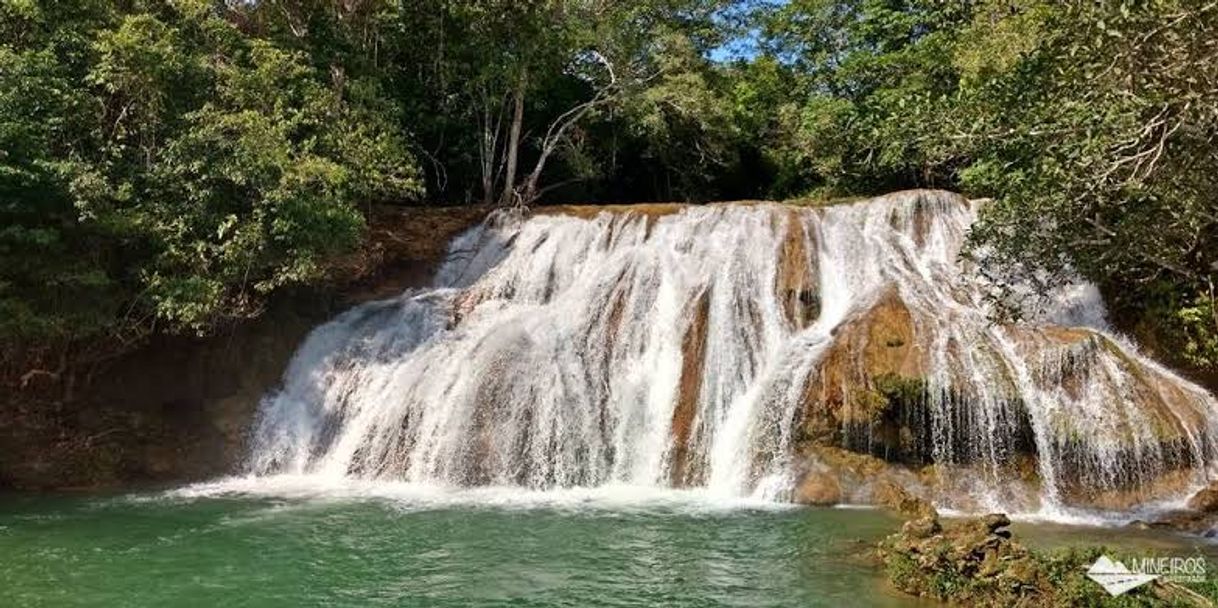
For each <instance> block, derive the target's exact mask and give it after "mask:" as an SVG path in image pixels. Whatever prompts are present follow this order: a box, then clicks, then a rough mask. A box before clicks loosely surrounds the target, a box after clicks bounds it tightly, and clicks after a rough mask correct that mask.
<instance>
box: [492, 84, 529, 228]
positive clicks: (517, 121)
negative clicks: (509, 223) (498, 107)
mask: <svg viewBox="0 0 1218 608" xmlns="http://www.w3.org/2000/svg"><path fill="white" fill-rule="evenodd" d="M527 78H528V73H527V72H524V71H522V72H521V73H520V80H519V81H518V82H517V83H516V92H515V94H514V95H513V107H512V129H511V132H510V133H509V135H508V143H507V174H506V176H505V177H504V180H503V196H502V197H501V198H500V200H499V204H501V205H504V206H506V205H510V204H511V203H512V202H513V199H514V198H515V195H516V164H517V162H518V161H519V152H520V132H521V130H522V129H523V128H524V86H525V83H526V82H527Z"/></svg>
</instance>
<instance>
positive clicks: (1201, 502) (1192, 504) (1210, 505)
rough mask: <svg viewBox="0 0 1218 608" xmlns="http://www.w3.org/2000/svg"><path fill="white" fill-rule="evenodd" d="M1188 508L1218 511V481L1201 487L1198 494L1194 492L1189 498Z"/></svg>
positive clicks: (1210, 511) (1204, 511)
mask: <svg viewBox="0 0 1218 608" xmlns="http://www.w3.org/2000/svg"><path fill="white" fill-rule="evenodd" d="M1187 506H1188V508H1190V509H1192V510H1194V511H1201V512H1202V513H1215V512H1218V481H1215V482H1212V483H1210V485H1208V486H1206V487H1204V488H1201V490H1199V491H1198V492H1197V493H1196V494H1193V496H1192V497H1191V498H1189V499H1188V503H1187Z"/></svg>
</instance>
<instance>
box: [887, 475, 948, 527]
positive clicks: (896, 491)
mask: <svg viewBox="0 0 1218 608" xmlns="http://www.w3.org/2000/svg"><path fill="white" fill-rule="evenodd" d="M871 498H872V501H873V502H874V503H875V504H876V505H879V506H881V507H884V508H887V509H889V510H891V511H893V512H895V513H897V514H898V515H902V516H904V517H906V518H908V519H922V518H926V517H930V518H938V516H939V514H938V512H936V511H935V508H934V507H933V506H931V504H930V503H929V502H926V501H925V500H923V499H921V498H919V497H917V496H914V495H913V494H910V493H909V491H908V490H906V489H905V488H902V487H901V486H899V485H897V484H895V483H893V482H891V481H889V480H887V479H881V480H880V481H878V482H876V484H875V487H874V488H873V489H872V492H871Z"/></svg>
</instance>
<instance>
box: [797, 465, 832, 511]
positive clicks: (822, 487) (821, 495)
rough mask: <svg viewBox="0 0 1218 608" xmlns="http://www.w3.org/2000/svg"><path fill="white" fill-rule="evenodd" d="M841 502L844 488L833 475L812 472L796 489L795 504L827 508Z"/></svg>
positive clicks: (805, 476)
mask: <svg viewBox="0 0 1218 608" xmlns="http://www.w3.org/2000/svg"><path fill="white" fill-rule="evenodd" d="M841 501H842V487H841V484H839V483H838V481H837V477H835V476H833V474H832V473H826V472H821V471H813V472H810V473H808V474H807V475H804V478H803V480H801V481H800V482H799V485H798V486H797V487H796V488H795V502H797V503H800V504H804V505H816V506H823V507H827V506H832V505H835V504H837V503H839V502H841Z"/></svg>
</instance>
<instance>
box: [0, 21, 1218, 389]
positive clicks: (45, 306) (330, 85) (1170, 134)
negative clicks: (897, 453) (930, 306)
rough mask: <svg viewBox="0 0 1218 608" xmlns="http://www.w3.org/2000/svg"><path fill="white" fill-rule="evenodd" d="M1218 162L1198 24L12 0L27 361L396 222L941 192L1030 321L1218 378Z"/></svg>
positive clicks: (1203, 35)
mask: <svg viewBox="0 0 1218 608" xmlns="http://www.w3.org/2000/svg"><path fill="white" fill-rule="evenodd" d="M1215 137H1218V3H1205V2H1202V1H1200V0H1161V1H1150V2H1142V1H1134V0H1124V1H1110V2H1109V1H1105V2H1095V1H1082V0H1080V1H1076V2H1057V1H1050V0H973V1H960V2H940V1H934V0H844V1H830V0H790V1H785V2H780V1H774V0H770V1H760V0H757V1H753V2H739V1H738V2H728V1H724V0H639V1H637V2H617V1H613V0H0V343H2V344H3V345H4V346H3V352H2V356H0V359H5V360H7V361H9V362H10V363H11V362H12V361H18V360H23V359H24V360H31V359H37V358H40V357H46V356H49V355H48V353H52V352H68V351H70V350H71V349H72V348H74V347H77V346H79V345H83V344H104V345H106V346H105V347H104V349H105V350H108V351H115V350H116V349H117V350H121V349H123V348H129V347H131V346H132V345H135V344H138V343H139V342H140V341H141V340H142V339H143V338H145V337H147V336H148V335H150V334H151V333H153V332H181V333H207V332H209V331H214V330H215V329H216V328H218V327H221V326H223V325H224V324H226V323H230V322H232V321H234V320H239V319H242V318H248V317H251V316H255V315H257V314H258V313H259V311H260V310H262V307H263V306H264V304H265V302H266V301H267V298H268V297H270V296H271V295H272V294H273V293H275V292H276V291H277V290H280V289H282V288H284V287H288V286H292V285H301V284H309V283H311V282H314V281H317V280H320V279H321V278H323V277H324V276H325V275H326V273H327V269H328V264H327V263H328V261H329V260H331V259H332V258H333V257H334V256H336V255H339V254H341V253H343V252H345V251H348V250H351V249H352V248H355V247H357V246H358V245H359V243H360V241H361V238H363V235H364V231H365V227H366V221H367V215H368V213H370V210H371V209H373V208H374V207H375V206H379V205H385V204H391V205H488V206H509V207H523V208H528V207H530V206H535V205H544V204H547V203H550V202H640V201H668V200H688V201H710V200H731V199H741V198H768V199H800V200H801V201H804V202H808V203H815V202H818V201H824V200H828V199H831V198H834V197H840V196H855V195H866V194H876V193H883V192H887V191H891V190H896V189H902V188H911V187H938V188H947V189H953V190H958V191H961V192H964V193H965V194H967V195H968V196H970V197H977V198H990V199H992V201H991V202H990V203H988V204H987V205H986V206H985V207H984V210H983V216H982V221H981V222H980V224H979V225H978V226H977V229H976V230H975V233H974V235H973V246H972V248H971V249H970V255H972V256H974V257H975V258H976V259H977V261H978V262H979V263H980V266H981V268H982V269H983V270H984V272H986V273H987V274H988V275H989V276H990V277H992V278H993V284H994V294H993V296H994V299H995V301H996V302H999V303H1003V304H1007V305H1008V306H1005V307H1000V308H1002V309H1005V310H1009V311H1011V312H1010V314H1017V313H1016V312H1015V311H1017V310H1019V309H1020V308H1021V306H1015V305H1013V304H1024V303H1026V302H1016V300H1028V301H1034V299H1035V298H1036V297H1037V294H1038V293H1043V292H1044V291H1045V290H1046V289H1048V288H1050V287H1052V286H1053V285H1054V284H1056V283H1058V282H1060V281H1063V280H1068V279H1070V278H1071V277H1073V276H1077V275H1081V276H1083V277H1086V278H1088V279H1091V280H1093V281H1095V282H1096V283H1098V284H1099V285H1100V286H1101V288H1102V289H1103V291H1104V292H1105V293H1106V294H1107V295H1108V296H1109V301H1110V304H1111V305H1112V306H1113V308H1114V312H1115V313H1116V315H1117V316H1118V317H1121V316H1124V317H1130V318H1136V319H1137V320H1138V322H1139V323H1142V324H1144V325H1146V326H1149V327H1150V328H1152V330H1153V331H1152V333H1153V334H1154V335H1155V336H1156V337H1157V339H1158V340H1159V341H1161V342H1162V343H1163V344H1166V345H1168V346H1167V347H1166V348H1165V350H1166V351H1167V352H1169V353H1171V354H1173V355H1174V356H1175V357H1176V360H1175V361H1174V363H1177V364H1181V365H1189V366H1192V367H1195V368H1199V369H1206V368H1208V369H1213V368H1214V366H1215V363H1216V362H1218V308H1216V304H1215V302H1216V300H1215V298H1216V294H1215V291H1214V282H1215V278H1218V202H1216V201H1218V147H1215V145H1214V143H1215V141H1214V140H1215ZM1027 285H1033V286H1034V287H1036V289H1032V290H1028V289H1025V288H1024V287H1021V286H1027Z"/></svg>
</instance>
